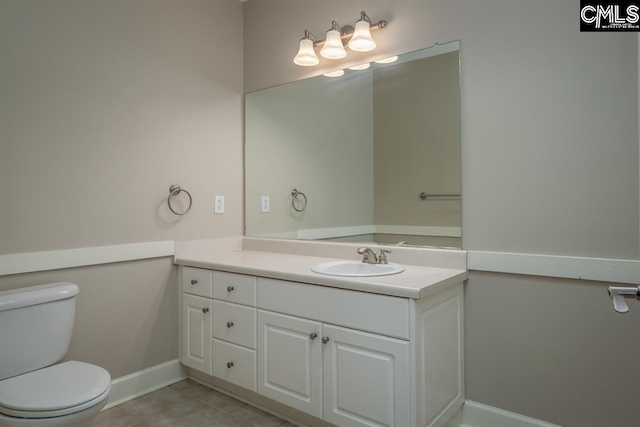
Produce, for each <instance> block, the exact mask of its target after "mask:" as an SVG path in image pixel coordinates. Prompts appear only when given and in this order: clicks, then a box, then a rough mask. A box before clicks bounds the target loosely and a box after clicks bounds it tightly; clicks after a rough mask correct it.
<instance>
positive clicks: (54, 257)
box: [0, 240, 175, 276]
mask: <svg viewBox="0 0 640 427" xmlns="http://www.w3.org/2000/svg"><path fill="white" fill-rule="evenodd" d="M174 253H175V250H174V242H173V241H172V240H169V241H164V242H147V243H131V244H126V245H115V246H98V247H92V248H79V249H64V250H58V251H46V252H30V253H22V254H10V255H0V276H4V275H8V274H21V273H31V272H34V271H44V270H59V269H61V268H72V267H82V266H85V265H96V264H109V263H112V262H123V261H134V260H139V259H147V258H158V257H165V256H173V255H174Z"/></svg>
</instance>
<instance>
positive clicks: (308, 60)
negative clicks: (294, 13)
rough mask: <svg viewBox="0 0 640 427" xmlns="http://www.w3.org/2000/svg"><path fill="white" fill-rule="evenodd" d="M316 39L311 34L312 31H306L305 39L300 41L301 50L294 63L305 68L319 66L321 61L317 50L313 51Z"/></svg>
mask: <svg viewBox="0 0 640 427" xmlns="http://www.w3.org/2000/svg"><path fill="white" fill-rule="evenodd" d="M315 41H316V38H315V37H314V36H313V34H311V31H309V30H304V37H303V38H302V40H300V49H299V50H298V54H297V55H296V57H295V58H293V62H294V63H296V64H297V65H301V66H303V67H310V66H313V65H318V63H319V62H320V60H319V59H318V57H317V56H316V52H315V50H313V42H315Z"/></svg>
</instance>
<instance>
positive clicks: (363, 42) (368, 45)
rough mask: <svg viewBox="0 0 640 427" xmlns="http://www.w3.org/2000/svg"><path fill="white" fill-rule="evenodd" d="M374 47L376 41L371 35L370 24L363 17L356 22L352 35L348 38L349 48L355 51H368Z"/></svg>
mask: <svg viewBox="0 0 640 427" xmlns="http://www.w3.org/2000/svg"><path fill="white" fill-rule="evenodd" d="M375 48H376V42H375V41H374V40H373V38H372V37H371V25H370V24H369V23H368V22H367V21H366V20H364V19H361V20H360V21H358V22H356V29H355V31H354V32H353V37H351V40H349V49H351V50H354V51H356V52H369V51H370V50H373V49H375Z"/></svg>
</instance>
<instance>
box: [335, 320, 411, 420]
mask: <svg viewBox="0 0 640 427" xmlns="http://www.w3.org/2000/svg"><path fill="white" fill-rule="evenodd" d="M322 329H323V338H324V340H327V339H328V341H327V342H326V344H324V348H323V354H322V357H323V379H324V420H325V421H328V422H330V423H333V424H336V425H339V426H341V427H349V426H396V427H406V426H409V425H410V424H411V423H410V415H409V342H408V341H401V340H397V339H394V338H388V337H384V336H381V335H375V334H369V333H366V332H360V331H354V330H352V329H346V328H340V327H337V326H331V325H326V324H325V325H323V326H322Z"/></svg>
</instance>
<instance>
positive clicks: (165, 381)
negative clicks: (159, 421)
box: [103, 359, 187, 411]
mask: <svg viewBox="0 0 640 427" xmlns="http://www.w3.org/2000/svg"><path fill="white" fill-rule="evenodd" d="M185 378H187V375H186V372H185V369H184V367H183V366H182V365H181V364H180V362H179V361H178V359H175V360H170V361H168V362H164V363H161V364H159V365H156V366H152V367H150V368H147V369H143V370H142V371H138V372H134V373H132V374H129V375H125V376H124V377H120V378H117V379H115V380H113V381H111V392H110V393H109V400H108V401H107V405H106V406H105V407H104V409H103V411H104V410H106V409H109V408H113V407H114V406H117V405H120V404H122V403H124V402H128V401H129V400H132V399H135V398H136V397H140V396H142V395H145V394H147V393H151V392H152V391H156V390H158V389H161V388H163V387H166V386H168V385H171V384H174V383H177V382H178V381H182V380H184V379H185Z"/></svg>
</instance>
